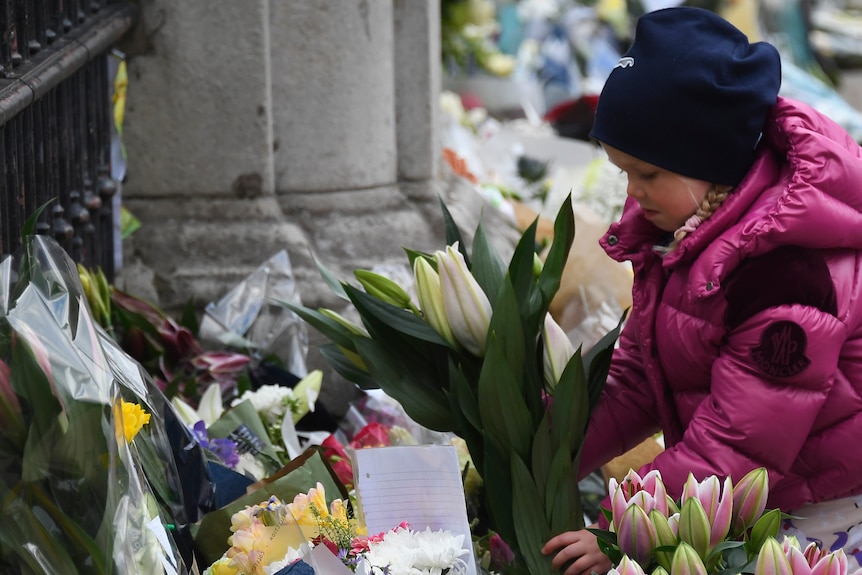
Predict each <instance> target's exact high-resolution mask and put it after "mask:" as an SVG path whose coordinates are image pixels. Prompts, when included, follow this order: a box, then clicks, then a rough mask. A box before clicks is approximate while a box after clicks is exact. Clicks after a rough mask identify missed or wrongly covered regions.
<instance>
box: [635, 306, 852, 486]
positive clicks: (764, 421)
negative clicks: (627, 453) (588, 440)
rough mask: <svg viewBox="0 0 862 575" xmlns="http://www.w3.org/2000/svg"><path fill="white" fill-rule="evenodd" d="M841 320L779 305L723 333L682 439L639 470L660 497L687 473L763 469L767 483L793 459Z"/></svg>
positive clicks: (821, 395) (827, 371)
mask: <svg viewBox="0 0 862 575" xmlns="http://www.w3.org/2000/svg"><path fill="white" fill-rule="evenodd" d="M845 339H846V328H845V326H844V324H843V323H842V322H841V321H840V320H838V319H837V318H836V317H835V316H834V315H832V314H830V313H827V312H825V311H821V310H820V309H818V308H816V307H811V306H805V305H799V304H795V305H782V306H778V307H772V308H768V309H765V310H762V311H759V312H758V313H756V314H754V315H752V316H751V317H749V318H748V319H746V320H745V321H744V322H742V323H741V324H740V325H739V326H738V327H737V328H736V329H734V330H732V331H731V332H729V334H728V338H727V341H726V344H725V345H723V346H722V348H721V350H720V353H719V356H718V358H717V359H716V361H715V362H714V363H713V367H712V373H711V386H710V393H709V395H708V396H707V397H706V398H705V400H704V401H703V402H702V403H701V404H700V406H699V407H698V409H697V410H696V411H695V414H694V416H693V418H692V420H691V422H689V424H688V425H687V427H686V431H685V433H684V435H683V439H682V441H681V442H679V443H678V444H676V445H674V446H672V447H670V448H668V449H666V450H665V451H664V452H662V453H661V454H659V455H658V456H657V457H656V458H655V460H654V461H653V462H652V463H651V464H649V465H646V466H644V468H642V469H641V470H639V472H640V473H646V472H648V471H650V470H651V469H658V470H659V471H660V472H661V475H662V478H663V480H664V483H665V486H666V487H667V490H668V494H669V495H671V496H672V497H675V498H677V497H679V496H680V495H681V490H682V486H683V484H684V482H685V480H686V478H687V477H688V474H689V473H690V472H691V473H693V474H694V475H695V477H698V478H703V477H706V476H708V475H717V476H719V477H723V476H725V475H730V476H731V477H732V478H733V479H734V480H738V479H739V478H741V477H742V476H743V475H744V474H745V473H747V472H748V471H750V470H751V469H754V468H757V467H765V468H766V469H767V471H768V473H769V477H770V484H771V485H772V484H774V483H775V482H776V481H779V480H780V479H781V478H782V477H783V476H784V475H786V473H787V472H788V470H789V469H790V467H791V466H792V465H793V463H794V461H795V460H796V459H797V456H798V455H799V452H800V450H801V449H802V446H803V444H804V443H805V441H806V439H807V438H808V436H809V435H810V434H811V431H812V427H813V425H814V422H815V420H816V418H817V416H818V413H819V412H820V410H821V408H822V406H823V404H824V402H825V400H826V397H827V395H828V394H829V391H830V389H831V388H832V384H833V382H834V378H835V373H836V371H837V365H838V356H839V353H840V350H841V346H842V344H843V342H844V340H845Z"/></svg>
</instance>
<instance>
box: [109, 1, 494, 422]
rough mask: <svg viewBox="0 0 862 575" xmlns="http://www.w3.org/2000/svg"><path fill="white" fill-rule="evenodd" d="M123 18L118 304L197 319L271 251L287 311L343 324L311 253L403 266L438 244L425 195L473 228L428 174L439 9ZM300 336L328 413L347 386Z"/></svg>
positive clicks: (184, 6) (344, 264) (332, 6)
mask: <svg viewBox="0 0 862 575" xmlns="http://www.w3.org/2000/svg"><path fill="white" fill-rule="evenodd" d="M140 7H141V20H140V23H139V25H138V36H139V37H140V38H142V39H143V41H142V42H141V43H140V44H139V46H138V50H132V51H130V52H129V89H128V109H127V113H126V125H125V142H126V147H127V149H128V178H127V181H126V182H125V185H124V191H123V202H124V204H125V206H126V207H127V208H129V209H130V210H131V212H132V213H133V214H134V215H135V216H137V217H138V218H139V219H140V220H141V222H142V227H141V229H140V230H139V231H138V232H137V233H136V234H135V235H134V236H133V238H132V240H131V241H128V242H127V243H126V244H125V246H124V247H125V249H124V255H125V262H126V268H125V269H124V270H123V271H122V272H121V274H120V276H119V279H118V282H117V283H118V285H119V286H120V287H121V288H123V289H125V290H126V291H129V292H131V293H132V294H136V295H144V296H147V297H148V299H151V300H153V302H154V303H156V304H157V305H159V306H160V307H162V308H163V309H165V310H166V311H169V312H170V311H175V310H178V309H179V308H181V307H182V306H184V305H185V304H186V303H187V302H189V301H195V302H196V303H197V304H198V305H199V306H201V307H203V305H205V304H207V303H208V302H211V301H217V300H219V299H220V298H221V297H222V296H223V295H224V294H226V293H227V292H228V291H229V290H230V289H232V288H233V287H234V286H235V285H236V284H237V283H238V282H239V281H241V280H242V279H244V278H245V277H246V276H247V275H248V274H250V273H251V272H252V271H254V270H255V269H256V268H257V267H258V266H259V265H260V264H261V263H263V262H264V261H265V260H266V259H268V258H269V257H271V256H272V255H274V254H275V253H277V252H278V251H280V250H282V249H285V250H287V252H288V255H289V257H290V261H291V265H292V268H293V272H294V276H295V278H296V281H297V286H298V289H299V292H300V296H301V298H302V303H303V304H305V305H307V306H309V307H313V308H317V307H329V308H332V309H335V310H336V311H339V312H342V313H345V314H347V315H350V311H351V310H350V309H346V306H345V304H344V302H343V301H341V300H339V299H338V298H337V297H335V296H334V295H333V294H332V292H331V290H330V289H329V288H328V287H327V286H326V284H325V282H324V281H323V279H322V278H321V276H320V273H319V272H318V270H317V267H316V264H315V262H314V259H313V258H312V254H314V256H315V257H317V258H318V259H319V260H320V261H321V262H322V263H323V264H324V265H326V266H327V267H328V268H329V269H330V270H331V271H332V272H333V273H334V274H335V275H336V276H337V277H339V278H340V279H342V280H345V281H348V280H351V279H352V272H353V270H354V269H356V268H366V269H370V268H372V267H375V266H383V267H386V266H392V269H395V268H397V267H398V266H404V267H406V261H407V259H406V256H405V254H404V252H403V249H402V248H403V247H410V248H413V249H418V250H423V251H430V250H434V249H439V248H440V247H441V246H442V243H443V239H444V234H443V223H442V216H441V211H440V206H439V202H438V198H439V197H443V198H444V200H445V201H446V202H447V204H449V205H450V208H451V210H452V212H453V216H454V217H455V220H456V222H458V223H459V224H461V225H463V227H464V232H465V234H467V233H472V232H473V231H474V230H475V226H476V223H477V222H478V218H479V216H480V214H481V213H482V210H483V208H486V207H487V205H486V204H485V202H484V201H483V200H482V197H481V195H480V194H478V193H476V192H475V190H472V189H470V188H466V189H465V188H463V187H461V188H458V187H457V185H454V186H453V181H452V180H450V179H447V178H441V177H440V174H438V170H440V168H441V164H440V160H439V156H440V154H439V146H440V144H439V139H440V138H439V129H440V128H439V126H438V120H437V113H438V112H437V106H438V97H439V83H440V63H439V54H440V46H439V43H440V32H439V28H440V23H439V15H440V5H439V0H280V1H279V0H250V1H243V2H230V1H227V0H183V1H182V2H175V1H172V0H141V4H140ZM493 212H494V211H493V210H486V211H485V217H486V219H488V218H489V216H491V217H490V219H493V217H494V214H493ZM501 221H502V218H500V221H497V222H493V223H492V224H491V225H489V226H488V229H491V230H497V231H502V226H501ZM502 225H505V224H502ZM492 233H493V232H492ZM505 233H506V232H505V231H502V234H503V235H505ZM408 273H409V269H408ZM309 336H310V339H311V342H310V343H311V345H310V347H309V351H308V361H307V366H308V368H309V369H314V368H322V369H324V371H325V377H324V382H325V383H324V387H323V389H322V391H321V401H322V402H323V404H324V405H326V406H327V407H328V408H329V409H330V411H332V412H333V413H334V414H335V415H341V414H343V412H344V411H346V409H347V404H348V402H349V401H350V400H351V399H352V398H354V397H355V396H356V389H355V386H353V384H351V383H347V382H344V381H343V380H340V379H339V378H338V376H337V374H335V373H334V372H333V371H332V370H331V369H329V368H328V365H327V364H326V362H325V361H324V360H323V358H322V357H321V356H320V354H319V352H317V349H316V346H317V344H319V343H323V342H322V341H321V340H322V338H321V336H320V335H319V334H316V332H314V331H313V330H311V329H310V330H309ZM298 375H302V374H298Z"/></svg>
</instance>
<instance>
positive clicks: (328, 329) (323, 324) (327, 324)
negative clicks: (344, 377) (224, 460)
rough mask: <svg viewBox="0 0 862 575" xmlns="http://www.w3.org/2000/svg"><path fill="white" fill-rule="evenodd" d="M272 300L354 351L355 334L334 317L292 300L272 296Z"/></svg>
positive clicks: (337, 342)
mask: <svg viewBox="0 0 862 575" xmlns="http://www.w3.org/2000/svg"><path fill="white" fill-rule="evenodd" d="M273 301H274V302H275V303H277V304H278V305H281V306H284V307H286V308H287V309H289V310H290V311H292V312H293V313H295V314H296V315H298V316H299V317H300V318H302V319H304V320H305V321H306V322H308V324H309V325H311V327H313V328H314V329H316V330H317V331H319V332H320V333H322V334H323V335H325V336H326V337H328V338H329V339H331V340H332V342H333V343H335V344H337V345H340V346H341V347H345V348H347V349H349V350H351V351H355V349H356V348H355V346H354V345H353V339H354V338H355V337H356V336H355V335H353V334H351V333H350V331H349V330H348V329H347V328H346V327H344V326H343V325H341V324H340V323H338V322H337V321H335V320H334V319H332V318H328V317H326V316H325V315H323V314H322V313H320V312H319V311H317V310H313V309H309V308H307V307H305V306H303V305H300V304H297V303H294V302H290V301H286V300H282V299H278V298H273Z"/></svg>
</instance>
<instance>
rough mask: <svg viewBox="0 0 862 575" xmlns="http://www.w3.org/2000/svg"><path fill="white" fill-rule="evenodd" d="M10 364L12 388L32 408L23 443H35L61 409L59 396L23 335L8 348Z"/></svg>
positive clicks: (48, 428) (55, 418)
mask: <svg viewBox="0 0 862 575" xmlns="http://www.w3.org/2000/svg"><path fill="white" fill-rule="evenodd" d="M45 353H47V350H46V351H45ZM10 366H15V367H14V369H10V372H9V381H10V383H11V385H12V389H13V391H14V392H15V393H16V394H17V395H18V397H19V398H21V400H22V402H26V404H27V406H28V407H29V408H30V409H31V410H32V417H33V419H32V423H31V425H30V433H29V436H28V438H27V443H28V445H37V444H38V443H39V442H40V441H41V439H42V438H43V437H44V436H45V435H46V434H47V433H48V432H49V431H50V430H51V428H52V427H53V426H54V424H55V422H56V421H57V418H58V417H59V416H60V414H61V413H62V412H63V409H64V407H63V405H62V403H61V398H59V397H57V396H56V395H55V392H54V390H53V386H52V385H51V382H50V380H49V379H48V375H46V374H45V372H44V371H43V370H42V367H41V366H40V365H39V362H38V361H37V360H36V355H35V354H34V351H33V349H32V348H31V346H30V345H29V343H28V342H26V341H25V340H24V339H23V338H19V339H18V340H17V341H16V344H15V345H14V346H13V348H12V361H11V363H10ZM22 407H23V406H22Z"/></svg>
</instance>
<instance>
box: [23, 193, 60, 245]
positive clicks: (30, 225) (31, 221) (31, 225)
mask: <svg viewBox="0 0 862 575" xmlns="http://www.w3.org/2000/svg"><path fill="white" fill-rule="evenodd" d="M56 199H57V198H56V197H53V198H51V199H50V200H48V201H47V202H45V203H44V204H42V205H41V206H39V207H38V208H36V209H35V210H34V211H33V213H32V214H30V215H29V216H27V219H26V220H25V221H24V225H23V226H22V227H21V237H22V238H24V237H27V236H33V235H36V226H37V224H38V223H39V218H40V217H41V216H42V212H44V211H45V209H46V208H47V207H48V206H50V205H51V203H52V202H54V200H56Z"/></svg>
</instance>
